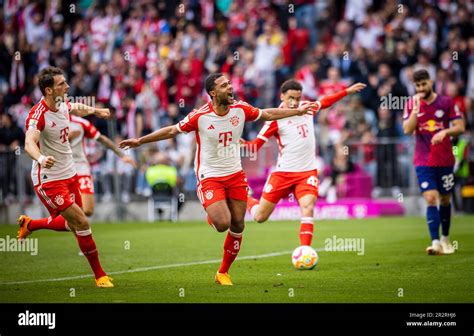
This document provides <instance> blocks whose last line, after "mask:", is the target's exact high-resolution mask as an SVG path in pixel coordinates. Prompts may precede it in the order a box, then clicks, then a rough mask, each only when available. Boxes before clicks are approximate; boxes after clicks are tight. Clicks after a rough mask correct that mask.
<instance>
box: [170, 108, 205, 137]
mask: <svg viewBox="0 0 474 336" xmlns="http://www.w3.org/2000/svg"><path fill="white" fill-rule="evenodd" d="M202 114H203V113H202V112H200V111H199V110H194V111H192V112H191V113H189V114H188V115H187V116H186V117H185V118H184V119H183V120H181V121H180V122H179V123H177V124H176V127H177V128H178V131H179V132H180V133H189V132H192V131H196V130H197V129H198V119H199V117H200V116H201V115H202Z"/></svg>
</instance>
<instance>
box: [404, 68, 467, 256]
mask: <svg viewBox="0 0 474 336" xmlns="http://www.w3.org/2000/svg"><path fill="white" fill-rule="evenodd" d="M413 81H414V84H415V88H416V95H415V96H414V97H413V99H412V101H410V102H409V104H407V106H406V108H405V112H404V114H403V119H404V122H403V131H404V132H405V134H415V139H416V143H415V155H414V160H413V161H414V164H415V169H416V175H417V177H418V184H419V187H420V190H421V193H422V195H423V198H424V199H425V201H426V204H427V206H428V207H427V211H426V218H427V222H428V228H429V231H430V235H431V241H432V243H431V246H428V247H427V248H426V252H427V253H428V254H430V255H439V254H452V253H454V248H453V246H452V245H451V243H450V241H449V237H448V236H449V227H450V225H451V193H452V190H453V187H454V175H453V166H454V156H453V152H452V145H451V139H450V137H451V136H458V135H460V134H461V133H463V132H464V121H463V119H462V117H461V113H460V112H459V109H458V108H457V106H456V105H455V104H454V103H453V101H452V100H451V98H449V97H446V96H440V95H438V94H436V93H435V92H434V91H433V82H432V80H431V79H430V76H429V74H428V71H426V70H418V71H416V72H415V73H414V74H413ZM438 206H439V208H438ZM440 224H441V230H442V237H441V241H440V239H439V227H440Z"/></svg>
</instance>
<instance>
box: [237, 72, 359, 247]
mask: <svg viewBox="0 0 474 336" xmlns="http://www.w3.org/2000/svg"><path fill="white" fill-rule="evenodd" d="M365 86H366V85H365V84H362V83H357V84H354V85H352V86H351V87H349V88H347V89H345V90H342V91H339V92H337V93H335V94H332V95H328V96H325V97H324V98H322V99H320V100H318V101H316V102H315V103H314V104H315V105H316V109H315V110H314V111H313V113H311V114H306V115H301V116H293V117H290V118H285V119H281V120H277V121H268V122H266V123H265V125H264V126H263V127H262V129H261V130H260V133H259V134H258V136H257V138H256V139H254V140H252V141H245V140H243V145H244V146H248V148H249V150H251V149H252V148H256V149H257V150H258V149H260V148H261V147H262V146H263V145H264V144H265V143H266V142H267V141H268V139H269V138H270V137H272V136H275V138H276V139H277V142H278V145H279V149H280V151H279V156H278V162H277V164H276V169H275V171H274V172H272V173H271V174H270V176H269V177H268V179H267V182H266V183H265V187H264V189H263V193H262V196H261V198H260V200H257V199H255V198H253V197H251V196H249V198H248V200H247V208H248V210H249V211H250V213H251V214H252V217H253V218H254V220H255V221H257V222H259V223H262V222H265V221H266V220H267V219H268V218H269V217H270V215H271V214H272V212H273V210H274V209H275V205H276V204H277V203H278V202H279V201H280V199H282V198H284V197H287V196H288V195H289V194H290V193H294V195H295V197H296V199H297V200H298V203H299V206H300V210H301V223H300V232H299V237H300V244H301V245H308V246H309V245H311V242H312V238H313V226H314V225H313V216H314V204H315V203H316V199H317V197H318V171H317V170H316V156H315V155H316V139H315V136H314V121H313V117H314V115H315V113H317V112H318V111H319V110H321V109H323V108H326V107H329V106H331V105H332V104H334V103H336V102H337V101H339V100H341V99H342V98H344V97H345V96H346V95H350V94H354V93H357V92H360V91H361V90H362V89H363V88H364V87H365ZM302 90H303V87H302V85H301V84H300V83H299V82H298V81H296V80H294V79H289V80H287V81H286V82H284V83H283V84H282V86H281V88H280V91H281V95H280V99H281V100H282V103H281V105H280V108H285V109H287V108H296V107H298V106H300V105H302V104H307V103H309V102H304V101H301V95H302Z"/></svg>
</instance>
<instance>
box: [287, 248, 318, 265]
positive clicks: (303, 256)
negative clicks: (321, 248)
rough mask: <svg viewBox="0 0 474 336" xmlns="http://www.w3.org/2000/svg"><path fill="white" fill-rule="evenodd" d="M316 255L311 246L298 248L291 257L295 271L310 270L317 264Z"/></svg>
mask: <svg viewBox="0 0 474 336" xmlns="http://www.w3.org/2000/svg"><path fill="white" fill-rule="evenodd" d="M318 259H319V257H318V254H317V253H316V251H315V250H314V249H313V248H312V247H311V246H299V247H297V248H296V249H295V250H294V251H293V254H292V255H291V261H292V262H293V265H294V266H295V268H296V269H300V270H304V269H307V270H310V269H313V268H314V267H315V266H316V265H317V264H318Z"/></svg>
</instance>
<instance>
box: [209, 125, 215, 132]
mask: <svg viewBox="0 0 474 336" xmlns="http://www.w3.org/2000/svg"><path fill="white" fill-rule="evenodd" d="M213 129H216V128H215V127H214V125H211V126H209V127H208V128H207V130H208V131H210V130H213Z"/></svg>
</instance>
